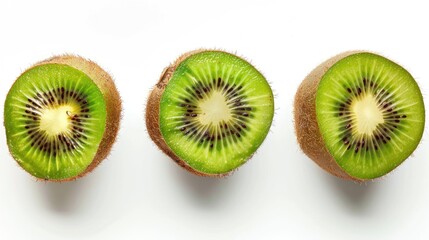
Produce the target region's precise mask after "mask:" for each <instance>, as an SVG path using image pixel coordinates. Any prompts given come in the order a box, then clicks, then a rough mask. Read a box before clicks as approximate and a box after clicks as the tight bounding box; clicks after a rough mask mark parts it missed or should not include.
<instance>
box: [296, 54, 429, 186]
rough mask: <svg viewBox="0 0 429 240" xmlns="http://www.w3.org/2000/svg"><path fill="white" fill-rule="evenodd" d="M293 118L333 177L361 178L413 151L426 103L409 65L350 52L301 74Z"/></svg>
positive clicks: (305, 144) (303, 142)
mask: <svg viewBox="0 0 429 240" xmlns="http://www.w3.org/2000/svg"><path fill="white" fill-rule="evenodd" d="M294 118H295V131H296V135H297V139H298V143H299V145H300V147H301V148H302V150H303V151H304V153H305V154H306V155H308V157H310V158H311V159H312V160H314V161H315V162H316V163H317V164H318V165H319V166H320V167H322V168H323V169H325V170H326V171H328V172H329V173H331V174H333V175H335V176H338V177H341V178H344V179H350V180H355V181H365V180H369V179H375V178H378V177H381V176H383V175H385V174H387V173H389V172H390V171H392V170H393V169H395V168H396V167H397V166H398V165H400V164H401V163H402V162H403V161H404V160H405V159H407V158H408V157H409V156H410V155H411V154H412V153H413V151H414V150H415V149H416V147H417V145H418V144H419V142H420V140H421V138H422V135H423V130H424V125H425V108H424V103H423V97H422V94H421V92H420V89H419V87H418V85H417V83H416V81H415V80H414V78H413V77H412V76H411V74H410V73H409V72H408V71H407V70H405V69H404V68H403V67H401V66H400V65H398V64H396V63H394V62H392V61H390V60H388V59H386V58H385V57H382V56H379V55H377V54H374V53H370V52H364V51H349V52H344V53H342V54H339V55H337V56H334V57H332V58H330V59H328V60H327V61H325V62H323V63H322V64H321V65H319V66H318V67H317V68H315V69H314V70H313V71H312V72H311V73H310V74H309V75H308V76H307V77H306V78H305V79H304V81H303V82H302V83H301V85H300V86H299V88H298V91H297V93H296V96H295V103H294Z"/></svg>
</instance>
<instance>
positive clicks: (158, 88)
mask: <svg viewBox="0 0 429 240" xmlns="http://www.w3.org/2000/svg"><path fill="white" fill-rule="evenodd" d="M204 51H218V50H206V49H198V50H194V51H190V52H187V53H185V54H183V55H182V56H180V57H179V58H178V59H177V60H176V61H175V62H174V63H173V64H171V65H170V66H168V67H167V68H165V69H164V71H163V73H162V74H161V77H160V79H159V81H158V83H157V84H156V85H155V87H154V88H153V89H152V91H151V93H150V95H149V98H148V100H147V105H146V128H147V131H148V133H149V136H150V138H151V139H152V140H153V141H154V143H155V144H156V145H157V146H158V147H159V149H161V151H163V152H164V153H165V154H167V155H168V156H169V157H170V158H171V159H173V161H174V162H176V163H177V164H178V165H179V166H181V167H182V168H184V169H186V170H187V171H189V172H191V173H193V174H195V175H198V176H203V177H219V178H220V177H224V176H227V175H229V174H230V173H231V172H228V173H224V174H211V173H204V172H200V171H197V170H195V169H193V168H192V167H191V166H189V165H188V164H187V163H186V162H185V161H183V160H182V159H180V158H179V157H178V156H177V155H176V154H174V152H173V151H172V150H171V149H170V148H169V147H168V145H167V143H166V142H165V140H164V138H163V137H162V134H161V130H160V126H159V105H160V102H161V97H162V94H163V93H164V90H165V87H166V86H167V84H168V82H169V81H170V79H171V77H172V76H173V73H174V71H175V70H176V68H177V66H179V64H180V63H181V62H183V61H184V60H185V59H187V58H188V57H190V56H192V55H194V54H196V53H200V52H204Z"/></svg>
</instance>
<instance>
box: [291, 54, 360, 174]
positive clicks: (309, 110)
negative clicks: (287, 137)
mask: <svg viewBox="0 0 429 240" xmlns="http://www.w3.org/2000/svg"><path fill="white" fill-rule="evenodd" d="M359 52H362V51H348V52H344V53H341V54H339V55H336V56H334V57H332V58H330V59H328V60H326V61H325V62H323V63H322V64H320V65H319V66H317V67H316V68H315V69H314V70H313V71H312V72H310V74H308V75H307V77H306V78H305V79H304V80H303V81H302V83H301V85H300V86H299V88H298V91H297V93H296V95H295V103H294V118H295V119H294V120H295V132H296V136H297V140H298V143H299V145H300V147H301V149H302V151H303V152H304V153H305V154H306V155H307V156H308V157H309V158H311V159H312V160H313V161H314V162H316V163H317V164H318V165H319V166H320V167H321V168H323V169H324V170H326V171H327V172H329V173H331V174H333V175H334V176H337V177H340V178H343V179H348V180H354V181H359V182H360V181H363V179H358V178H355V177H352V176H350V175H349V174H347V173H346V172H345V171H344V170H343V169H342V168H341V167H340V166H339V165H338V164H337V162H336V161H335V159H334V158H333V157H332V155H331V154H330V153H329V151H328V149H326V147H325V143H324V142H323V138H322V135H321V133H320V129H319V126H318V123H317V119H316V92H317V88H318V85H319V82H320V80H321V79H322V77H323V75H324V74H325V73H326V71H328V70H329V68H331V67H332V65H334V64H335V63H336V62H338V61H339V60H341V59H343V58H345V57H347V56H349V55H352V54H354V53H359Z"/></svg>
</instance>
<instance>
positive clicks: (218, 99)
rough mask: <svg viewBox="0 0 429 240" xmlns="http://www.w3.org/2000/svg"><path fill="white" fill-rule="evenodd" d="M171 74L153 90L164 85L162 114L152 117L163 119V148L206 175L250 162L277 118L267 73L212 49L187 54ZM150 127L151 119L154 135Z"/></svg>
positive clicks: (222, 173) (221, 173)
mask: <svg viewBox="0 0 429 240" xmlns="http://www.w3.org/2000/svg"><path fill="white" fill-rule="evenodd" d="M171 69H174V70H171ZM168 74H169V79H168V83H167V84H166V85H165V86H164V85H161V84H158V85H157V87H158V89H154V91H159V88H162V90H161V91H162V94H161V96H160V99H159V112H158V113H155V115H158V117H155V118H152V119H154V121H159V131H160V133H161V136H162V140H163V141H164V142H165V144H166V146H165V145H164V146H163V145H162V144H161V145H160V144H158V145H159V146H160V147H161V149H163V148H165V147H168V148H169V150H167V151H165V149H163V150H164V151H165V152H167V153H168V152H172V153H173V154H169V155H173V156H172V158H178V159H179V162H181V163H179V164H181V165H182V166H185V168H187V169H188V170H190V171H191V172H193V173H196V174H199V175H204V176H208V175H224V174H227V173H229V172H231V171H232V170H234V169H236V168H237V167H239V166H240V165H242V164H243V163H245V162H246V161H247V160H248V159H249V158H250V157H251V156H252V155H253V153H254V152H255V151H256V150H257V149H258V147H259V146H260V144H261V143H262V142H263V140H264V139H265V137H266V135H267V133H268V131H269V129H270V126H271V122H272V119H273V114H274V101H273V94H272V90H271V88H270V86H269V84H268V83H267V81H266V79H265V77H264V76H263V75H262V74H261V73H260V72H259V71H257V70H256V69H255V68H254V67H253V66H252V65H250V64H249V63H248V62H246V61H245V60H243V59H241V58H239V57H237V56H235V55H232V54H229V53H226V52H223V51H212V50H202V51H196V52H191V53H188V54H185V55H184V56H182V57H181V58H179V60H178V61H177V62H176V63H175V64H173V66H171V67H170V70H169V73H168ZM157 87H156V88H157ZM152 95H153V93H152ZM150 101H151V99H149V102H150ZM148 106H150V104H148ZM148 111H151V108H148ZM148 115H151V112H147V116H148ZM148 119H149V120H150V119H151V118H150V116H149V117H147V120H148ZM151 128H152V127H151V123H150V122H149V123H148V129H149V133H150V134H151V132H153V129H151ZM151 137H152V138H153V139H154V138H156V137H154V136H153V134H151ZM155 142H157V141H155Z"/></svg>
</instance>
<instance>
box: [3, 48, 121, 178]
mask: <svg viewBox="0 0 429 240" xmlns="http://www.w3.org/2000/svg"><path fill="white" fill-rule="evenodd" d="M60 62H64V63H60ZM66 63H69V64H66ZM74 63H78V64H74ZM78 68H81V69H82V70H79V69H78ZM84 71H86V72H87V73H85V72H84ZM88 74H90V75H97V74H98V75H99V74H106V73H105V72H104V71H102V70H101V68H99V67H98V66H96V65H95V63H92V62H90V61H87V60H85V59H83V58H79V57H74V56H60V57H57V58H52V59H48V60H47V61H46V62H42V63H39V64H37V65H35V66H33V67H31V68H29V69H28V70H27V71H25V72H24V73H23V74H22V75H21V76H20V77H19V78H18V79H17V80H16V81H15V83H14V84H13V86H12V88H11V89H10V91H9V93H8V95H7V97H6V101H5V111H4V125H5V129H6V136H7V143H8V146H9V150H10V153H11V155H12V156H13V157H14V158H15V159H16V161H17V162H18V163H19V165H20V166H22V168H23V169H24V170H26V171H27V172H29V173H30V174H31V175H33V176H35V177H36V178H38V179H44V180H52V181H64V180H71V179H75V178H78V177H80V176H83V175H84V174H85V173H87V172H89V171H91V170H92V169H93V168H94V167H95V166H96V165H98V162H99V161H101V160H102V158H104V157H105V155H107V153H106V152H108V151H109V150H110V147H111V144H112V143H113V141H114V138H115V136H116V132H117V129H118V127H117V126H116V127H113V128H111V129H110V131H113V132H111V133H109V134H106V132H107V130H106V124H107V120H108V118H112V116H113V115H115V116H114V118H115V119H117V120H116V123H115V125H118V123H119V113H118V111H114V112H115V113H114V114H113V115H112V110H108V107H107V105H110V104H108V101H106V100H105V96H106V91H107V92H114V95H116V96H117V98H116V99H114V100H113V101H119V103H116V104H115V105H116V107H119V112H120V100H119V95H117V92H116V89H108V90H106V89H101V88H103V87H101V88H100V87H99V86H100V85H101V84H100V83H102V82H104V88H110V87H111V86H112V85H111V84H113V83H112V82H109V81H111V79H110V77H108V78H106V76H108V75H105V76H101V77H100V76H99V77H98V78H99V79H97V80H94V79H92V78H91V77H89V76H88ZM102 78H105V79H102ZM109 120H111V119H109ZM108 135H109V136H108ZM106 141H107V142H109V143H107V142H106ZM106 143H107V144H106ZM100 148H104V149H100ZM94 161H97V163H94Z"/></svg>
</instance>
